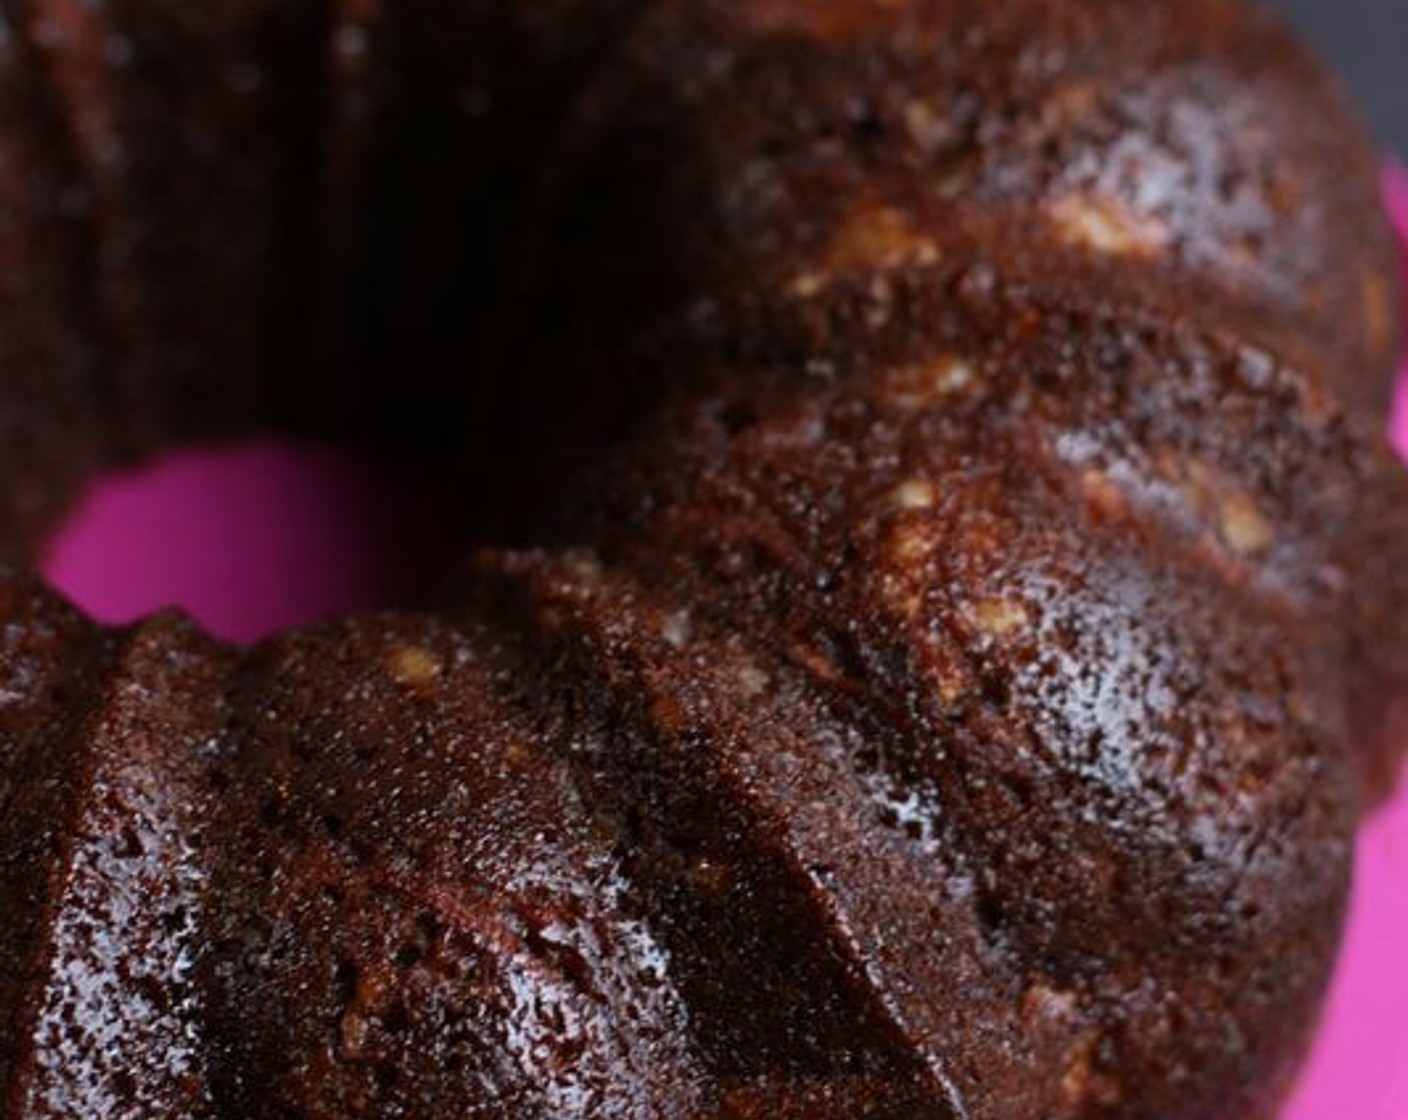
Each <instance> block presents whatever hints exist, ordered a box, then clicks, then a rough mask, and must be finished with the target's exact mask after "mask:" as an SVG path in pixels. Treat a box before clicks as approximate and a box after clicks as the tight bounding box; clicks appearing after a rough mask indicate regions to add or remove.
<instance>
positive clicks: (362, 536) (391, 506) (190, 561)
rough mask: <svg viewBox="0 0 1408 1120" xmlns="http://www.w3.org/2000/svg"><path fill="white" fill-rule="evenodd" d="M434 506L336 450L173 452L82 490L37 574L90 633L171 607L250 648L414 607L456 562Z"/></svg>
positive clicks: (252, 446) (283, 447)
mask: <svg viewBox="0 0 1408 1120" xmlns="http://www.w3.org/2000/svg"><path fill="white" fill-rule="evenodd" d="M446 504H447V503H441V502H437V501H436V500H435V499H434V498H433V497H432V496H429V495H428V494H427V492H426V490H425V489H424V487H422V486H419V485H416V484H415V483H413V482H412V481H410V480H408V479H405V478H398V477H396V476H394V475H392V474H390V473H387V472H382V471H379V470H377V469H376V468H374V467H372V466H370V465H369V464H367V463H366V462H364V461H362V460H360V459H358V458H356V457H355V456H352V455H349V454H345V453H342V452H339V451H334V450H328V449H323V448H310V447H305V446H301V445H297V444H292V443H288V442H282V441H276V440H257V441H251V442H247V443H242V444H239V445H236V446H232V447H228V448H222V449H216V450H201V451H181V452H176V453H173V454H170V455H167V456H165V457H164V458H161V459H159V460H157V461H155V462H154V463H152V464H150V465H148V466H145V467H142V468H140V469H136V470H131V471H123V472H116V473H113V474H110V475H106V476H104V477H102V478H99V479H97V480H95V481H94V482H93V483H92V484H91V485H90V486H89V488H88V491H87V493H86V494H85V495H84V497H83V500H82V501H81V502H80V503H79V505H78V507H77V508H76V509H75V511H74V513H73V514H72V515H71V516H70V518H69V520H68V522H67V524H65V525H64V526H63V527H62V528H61V529H60V530H59V532H58V533H57V534H55V536H54V538H53V540H52V541H51V542H50V545H49V548H48V551H47V557H46V562H45V564H44V570H45V573H46V574H47V575H48V577H49V578H50V579H51V580H52V581H53V582H54V584H55V585H57V586H58V587H59V588H60V589H61V590H62V591H64V592H65V593H66V594H67V595H69V596H70V597H71V598H72V599H73V600H74V601H75V602H77V603H78V604H79V605H80V606H82V607H83V608H85V609H86V610H88V611H90V612H91V613H92V614H93V615H95V616H96V617H98V618H100V619H102V620H103V621H106V622H128V621H131V620H133V619H135V618H140V617H141V616H143V615H146V614H150V613H151V612H152V611H155V610H160V609H161V608H163V607H167V606H178V607H181V608H183V609H184V610H186V611H187V612H189V613H190V614H191V615H193V616H194V617H195V618H196V619H197V620H199V621H200V622H201V623H202V624H204V625H205V626H206V627H207V628H209V629H210V630H211V631H212V632H213V633H215V634H217V635H219V636H220V637H223V638H227V639H230V640H234V641H251V640H254V639H256V638H260V637H263V636H265V635H267V634H269V633H271V632H273V631H276V630H280V629H283V628H285V627H288V626H294V625H298V624H302V623H307V622H314V621H317V620H319V619H323V618H328V617H331V616H334V615H338V614H343V613H346V612H348V611H355V610H364V609H373V608H379V607H390V606H402V605H408V604H417V603H422V602H426V601H428V600H429V599H430V597H431V596H432V595H433V593H434V591H435V589H436V588H437V587H439V586H440V585H441V583H442V580H443V578H444V575H445V573H446V567H447V560H448V558H449V557H450V556H452V555H453V554H454V553H455V552H456V551H462V550H455V549H453V548H452V547H450V545H451V536H452V534H451V533H450V532H449V531H448V530H447V529H446V526H448V525H450V524H451V523H452V522H451V519H450V518H449V516H448V514H447V513H446V508H445V507H446Z"/></svg>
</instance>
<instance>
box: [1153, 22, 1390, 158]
mask: <svg viewBox="0 0 1408 1120" xmlns="http://www.w3.org/2000/svg"><path fill="white" fill-rule="evenodd" d="M1136 2H1139V3H1176V2H1177V0H1136ZM1266 2H1267V3H1269V4H1270V5H1271V7H1273V8H1275V9H1277V10H1278V11H1281V12H1283V13H1285V14H1286V15H1288V16H1290V17H1291V18H1292V20H1294V21H1295V22H1297V23H1299V24H1300V25H1301V26H1302V27H1303V28H1304V29H1305V30H1306V32H1307V33H1308V35H1309V38H1310V41H1311V42H1312V44H1314V45H1315V46H1316V47H1317V48H1318V49H1319V50H1320V53H1321V54H1322V55H1323V56H1324V57H1325V59H1326V60H1327V61H1328V62H1329V63H1330V64H1331V65H1332V66H1333V67H1334V68H1335V69H1336V70H1338V71H1339V72H1340V74H1341V75H1342V76H1343V77H1344V79H1345V80H1346V81H1347V82H1348V83H1349V85H1350V88H1352V89H1353V90H1354V92H1355V94H1356V95H1358V97H1359V101H1360V104H1361V105H1363V106H1364V110H1365V112H1366V113H1367V114H1368V115H1369V117H1370V119H1371V120H1372V121H1373V123H1374V126H1375V127H1376V128H1377V129H1378V132H1379V135H1380V136H1381V137H1382V138H1383V140H1384V142H1385V143H1386V144H1387V145H1388V146H1390V147H1392V148H1393V149H1394V150H1395V151H1396V152H1397V153H1398V155H1400V156H1402V157H1404V158H1408V0H1266Z"/></svg>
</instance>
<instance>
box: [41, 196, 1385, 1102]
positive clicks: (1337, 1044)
mask: <svg viewBox="0 0 1408 1120" xmlns="http://www.w3.org/2000/svg"><path fill="white" fill-rule="evenodd" d="M1387 181H1388V191H1389V198H1390V206H1391V208H1392V210H1393V212H1394V214H1395V217H1396V220H1397V222H1398V224H1399V229H1400V232H1401V233H1402V234H1403V238H1404V245H1405V248H1408V172H1405V171H1404V170H1402V169H1397V168H1395V169H1391V170H1390V171H1389V173H1388V176H1387ZM1395 436H1396V438H1397V440H1398V445H1399V447H1400V448H1402V449H1403V450H1404V452H1405V454H1408V369H1405V376H1404V377H1403V379H1402V380H1401V382H1400V392H1399V408H1398V416H1397V421H1396V426H1395ZM432 510H433V503H428V502H427V501H425V499H424V497H423V495H422V493H421V492H420V491H419V490H418V489H417V488H415V487H411V486H409V485H401V486H397V485H395V484H393V483H391V482H389V481H388V480H386V479H384V478H381V477H379V476H377V475H375V474H374V473H372V472H369V471H368V470H367V469H366V468H365V467H363V466H361V465H359V464H358V463H356V462H353V461H351V460H349V459H347V458H346V457H345V456H342V455H339V454H337V453H335V452H326V451H321V450H309V449H303V448H294V447H289V446H287V445H285V444H280V443H276V442H254V443H250V444H244V445H241V446H239V447H236V448H231V449H225V450H216V451H204V452H200V453H197V454H190V453H185V454H177V455H173V456H171V457H169V458H167V459H165V460H163V461H162V462H161V463H159V464H157V465H156V466H154V467H151V468H148V469H144V470H141V471H137V472H133V473H126V474H121V475H114V476H112V477H109V478H107V479H104V480H102V481H100V482H99V483H97V484H96V485H95V486H94V487H93V488H92V490H91V492H90V494H89V497H88V500H87V501H86V502H85V503H84V504H83V506H82V508H80V510H79V511H78V513H77V514H76V516H75V517H74V518H73V520H72V521H71V522H70V524H69V525H68V527H67V528H66V529H65V530H64V531H63V532H62V533H60V534H59V536H58V537H57V539H56V540H55V541H54V542H53V546H52V548H51V551H50V557H49V563H48V565H47V571H48V573H49V575H50V577H51V578H52V579H53V580H54V582H55V583H57V584H58V586H59V587H61V588H63V589H64V590H66V591H67V592H68V593H69V594H70V595H72V596H73V597H74V598H75V599H76V600H77V601H78V602H79V603H81V604H82V605H84V606H85V607H87V608H88V609H89V610H91V611H93V612H94V613H95V614H97V615H98V616H99V617H101V618H104V619H107V620H109V621H114V622H121V621H127V620H129V619H132V618H136V617H138V616H140V615H142V614H144V613H146V612H148V611H150V610H153V609H155V608H158V607H160V606H163V605H165V604H167V603H171V602H175V603H179V604H180V605H182V606H183V607H185V608H186V609H187V610H188V611H190V612H191V613H192V614H193V615H195V617H197V618H198V619H200V620H201V621H202V622H203V623H205V625H206V626H208V627H209V628H211V629H212V630H213V631H214V632H216V633H218V634H221V635H223V636H225V637H227V638H230V639H232V640H236V641H249V640H252V639H254V638H257V637H259V636H261V635H263V634H266V633H269V632H270V631H273V630H276V629H278V628H280V627H283V626H288V625H293V624H297V623H303V622H308V621H314V620H317V619H319V618H324V617H328V616H330V615H334V614H339V613H342V612H344V611H346V610H349V609H353V608H359V607H375V606H387V605H392V604H395V603H397V602H405V601H407V600H408V599H410V598H412V597H413V596H412V595H411V594H408V592H414V591H415V590H416V589H418V588H423V587H424V586H425V583H426V579H427V575H428V573H429V572H433V571H434V570H435V569H436V568H437V567H438V564H437V563H436V560H437V559H438V558H440V557H443V555H444V543H445V541H444V538H443V536H441V535H440V534H438V533H437V531H436V530H435V528H434V526H435V525H436V518H435V517H434V516H433V512H432ZM1288 1120H1408V788H1405V790H1404V791H1403V792H1402V793H1401V794H1400V795H1399V796H1398V797H1397V798H1396V799H1395V801H1394V802H1393V803H1392V804H1391V805H1389V806H1388V807H1387V808H1386V809H1385V810H1384V811H1383V812H1381V813H1380V814H1379V815H1378V816H1377V817H1376V819H1374V820H1373V821H1372V822H1370V824H1369V825H1368V826H1367V827H1366V828H1365V829H1364V832H1363V835H1362V837H1361V839H1360V842H1359V864H1358V877H1357V882H1356V883H1355V889H1354V899H1353V907H1352V914H1351V919H1350V926H1349V931H1348V935H1347V939H1346V943H1345V949H1344V954H1343V956H1342V958H1341V962H1340V966H1339V973H1338V976H1337V978H1336V980H1335V986H1334V990H1333V992H1332V994H1331V997H1330V1001H1329V1005H1328V1007H1327V1010H1326V1013H1325V1020H1324V1026H1323V1029H1322V1031H1321V1035H1320V1038H1319V1041H1318V1044H1317V1045H1316V1048H1315V1052H1314V1054H1313V1056H1312V1058H1311V1061H1310V1064H1309V1066H1308V1068H1307V1070H1306V1072H1305V1075H1304V1078H1303V1080H1302V1084H1301V1087H1300V1092H1299V1093H1298V1095H1297V1098H1296V1100H1295V1101H1294V1102H1293V1103H1292V1105H1291V1107H1290V1110H1289V1113H1288Z"/></svg>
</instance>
